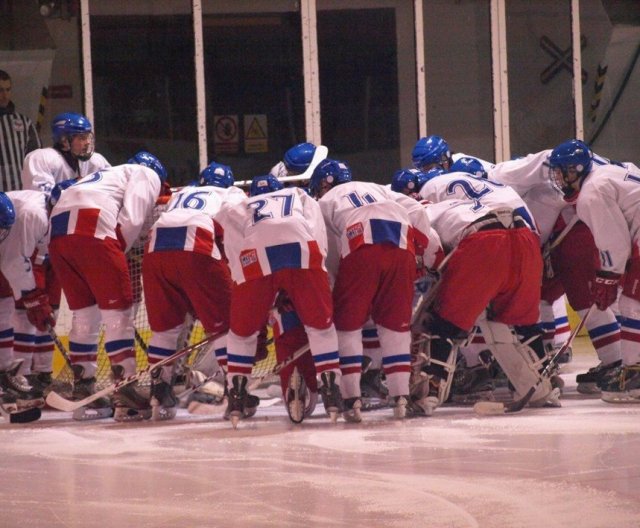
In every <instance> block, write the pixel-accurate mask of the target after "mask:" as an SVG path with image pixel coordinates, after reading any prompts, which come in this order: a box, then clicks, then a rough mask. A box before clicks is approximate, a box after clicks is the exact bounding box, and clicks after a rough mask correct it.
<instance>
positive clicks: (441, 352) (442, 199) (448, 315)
mask: <svg viewBox="0 0 640 528" xmlns="http://www.w3.org/2000/svg"><path fill="white" fill-rule="evenodd" d="M420 194H421V196H422V197H423V198H425V199H426V200H429V201H431V202H434V203H433V204H430V205H427V206H426V209H427V213H428V214H429V218H430V219H431V222H432V226H433V227H434V228H435V229H436V231H437V232H438V234H439V235H440V239H441V241H442V245H443V248H444V249H445V252H446V253H447V254H448V257H447V258H448V259H449V260H448V262H447V264H446V267H445V268H444V271H443V272H442V277H441V279H440V282H439V284H438V289H437V290H436V293H435V300H434V303H433V305H432V309H431V313H430V317H426V318H424V320H423V318H419V319H418V321H417V324H418V325H421V326H422V328H418V330H421V331H424V332H425V333H426V334H427V336H430V337H429V339H428V344H429V347H430V350H429V353H428V354H426V356H427V357H428V358H429V360H430V363H428V364H427V365H426V366H424V367H422V371H423V372H424V373H425V374H426V375H427V376H426V379H423V380H422V381H421V382H420V383H419V384H418V385H417V386H415V387H414V393H413V394H412V398H413V399H414V400H415V402H416V404H417V405H418V406H419V407H420V408H421V409H422V411H423V412H424V413H425V414H427V415H429V414H431V413H432V412H433V410H434V409H435V408H436V407H437V406H438V405H440V404H441V403H442V402H444V401H445V400H446V399H447V396H448V391H449V387H450V382H451V373H452V371H453V369H454V361H455V350H456V348H457V346H458V345H460V344H461V343H463V342H464V341H465V340H466V339H467V337H468V335H469V332H470V331H471V330H472V328H473V326H474V324H475V323H476V320H478V324H479V326H480V328H481V330H482V333H483V335H484V337H485V340H486V342H487V345H488V346H489V348H490V349H491V351H492V353H493V355H494V357H495V358H496V360H497V361H498V362H499V363H500V365H501V367H502V368H503V370H504V371H505V373H506V374H507V376H508V377H509V379H510V381H511V382H512V384H513V385H514V387H515V389H516V394H517V395H518V396H523V395H524V394H525V393H526V392H527V391H528V390H529V389H530V388H531V387H532V386H533V385H534V384H535V383H536V382H537V381H538V380H539V376H540V374H539V372H540V371H542V370H543V361H544V359H545V357H546V355H545V351H544V347H543V346H542V335H541V334H542V331H541V328H540V327H539V325H538V316H539V309H538V306H539V300H540V283H541V278H542V258H541V255H540V250H539V238H538V236H537V233H536V232H535V226H534V224H533V222H532V220H531V215H530V213H529V211H528V210H527V208H526V206H525V204H524V202H523V201H522V199H521V198H520V197H519V196H518V195H517V193H516V192H515V191H513V190H512V189H510V188H509V187H507V186H505V185H502V184H499V183H496V182H492V181H491V180H485V179H482V178H476V177H474V176H471V175H470V174H465V173H447V174H443V175H440V176H436V177H434V178H432V179H430V180H429V181H427V182H426V183H425V184H424V185H423V187H422V189H421V191H420ZM489 256H490V258H489ZM478 277H482V280H478ZM485 309H486V310H487V315H486V318H485V317H480V316H481V314H482V313H483V312H484V311H485ZM500 323H502V324H500ZM506 325H509V326H510V327H513V328H514V329H515V332H516V333H515V335H513V334H512V333H511V331H510V330H509V329H508V327H507V326H506ZM521 342H522V343H523V342H527V344H528V346H525V345H522V344H521ZM550 397H551V398H552V399H553V403H554V404H555V403H556V399H557V393H553V394H552V387H551V383H550V381H549V380H548V379H546V380H543V382H542V383H541V384H540V387H539V389H538V390H537V391H536V393H535V395H534V397H533V398H532V404H536V405H538V404H544V403H547V401H548V400H549V398H550Z"/></svg>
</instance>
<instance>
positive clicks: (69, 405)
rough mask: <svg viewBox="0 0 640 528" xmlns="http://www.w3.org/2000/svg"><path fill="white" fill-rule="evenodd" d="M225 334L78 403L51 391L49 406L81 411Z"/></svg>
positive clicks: (172, 356)
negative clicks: (82, 408) (80, 409)
mask: <svg viewBox="0 0 640 528" xmlns="http://www.w3.org/2000/svg"><path fill="white" fill-rule="evenodd" d="M225 333H226V331H225V332H218V333H217V334H210V335H208V336H206V337H205V338H204V339H203V340H202V341H199V342H198V343H195V344H193V345H191V346H188V347H185V348H183V349H181V350H178V351H177V352H176V353H175V354H172V355H170V356H169V357H166V358H164V359H163V360H161V361H158V362H157V363H154V364H153V365H149V366H147V367H146V368H145V369H143V370H141V371H139V372H136V373H135V374H132V375H131V376H128V377H126V378H124V379H122V380H120V381H118V382H116V383H112V384H111V385H108V386H107V387H105V388H104V389H101V390H99V391H96V392H94V393H93V394H91V395H90V396H87V397H86V398H83V399H82V400H78V401H72V400H68V399H66V398H63V397H62V396H60V395H59V394H58V393H56V392H54V391H51V392H50V393H49V394H48V395H47V398H46V402H47V405H49V406H50V407H53V408H54V409H58V410H60V411H67V412H72V411H75V410H76V409H79V408H80V407H84V406H86V405H88V404H90V403H91V402H93V401H96V400H97V399H99V398H102V397H104V396H109V395H111V394H113V393H114V392H116V391H117V390H119V389H121V388H122V387H124V386H125V385H129V384H130V383H133V382H135V381H138V380H140V379H142V377H143V376H145V375H146V374H148V373H153V372H154V371H155V370H157V369H159V368H161V367H164V366H165V365H168V364H169V363H171V362H173V361H175V360H176V359H179V358H181V357H182V356H184V355H186V354H190V353H191V352H193V351H194V350H199V349H200V348H201V347H203V346H207V345H208V344H209V343H211V342H212V341H213V340H215V339H217V338H219V337H221V336H222V335H224V334H225Z"/></svg>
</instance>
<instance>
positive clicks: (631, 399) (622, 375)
mask: <svg viewBox="0 0 640 528" xmlns="http://www.w3.org/2000/svg"><path fill="white" fill-rule="evenodd" d="M600 387H601V389H602V395H601V398H602V401H605V402H607V403H640V364H635V365H629V366H620V367H618V368H617V369H616V370H615V371H613V372H612V373H611V375H610V377H608V378H607V379H606V381H605V382H603V384H601V385H600Z"/></svg>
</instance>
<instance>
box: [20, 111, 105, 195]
mask: <svg viewBox="0 0 640 528" xmlns="http://www.w3.org/2000/svg"><path fill="white" fill-rule="evenodd" d="M51 134H52V137H53V147H47V148H40V149H37V150H34V151H32V152H30V153H29V154H28V155H27V156H26V157H25V160H24V165H23V168H22V188H23V189H38V190H40V191H43V192H45V193H47V194H49V193H50V192H51V189H53V186H54V185H55V184H56V183H60V182H61V181H64V180H70V179H73V178H77V179H79V178H82V177H84V176H86V175H87V174H92V173H93V172H96V171H98V170H101V169H105V168H107V167H110V166H111V165H110V164H109V162H108V161H107V160H106V159H105V158H104V156H102V154H99V153H97V152H95V151H94V148H95V137H94V135H93V127H92V126H91V122H90V121H89V120H88V119H87V118H86V117H85V116H83V115H81V114H76V113H73V112H65V113H63V114H59V115H57V116H56V117H54V118H53V120H52V121H51Z"/></svg>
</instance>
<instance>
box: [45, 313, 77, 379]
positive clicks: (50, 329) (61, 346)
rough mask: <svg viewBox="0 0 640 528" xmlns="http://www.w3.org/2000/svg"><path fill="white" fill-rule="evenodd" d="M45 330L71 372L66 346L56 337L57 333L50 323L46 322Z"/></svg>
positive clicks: (71, 367)
mask: <svg viewBox="0 0 640 528" xmlns="http://www.w3.org/2000/svg"><path fill="white" fill-rule="evenodd" d="M47 332H49V335H50V336H51V339H53V342H54V343H55V345H56V346H57V347H58V351H59V352H60V355H61V356H62V358H63V359H64V362H65V363H66V364H67V367H69V368H70V369H71V371H72V372H73V366H72V365H71V358H70V357H69V352H68V351H67V347H65V346H64V344H63V343H62V341H61V340H60V337H58V333H57V332H56V331H55V330H54V329H53V326H51V325H50V324H47Z"/></svg>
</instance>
